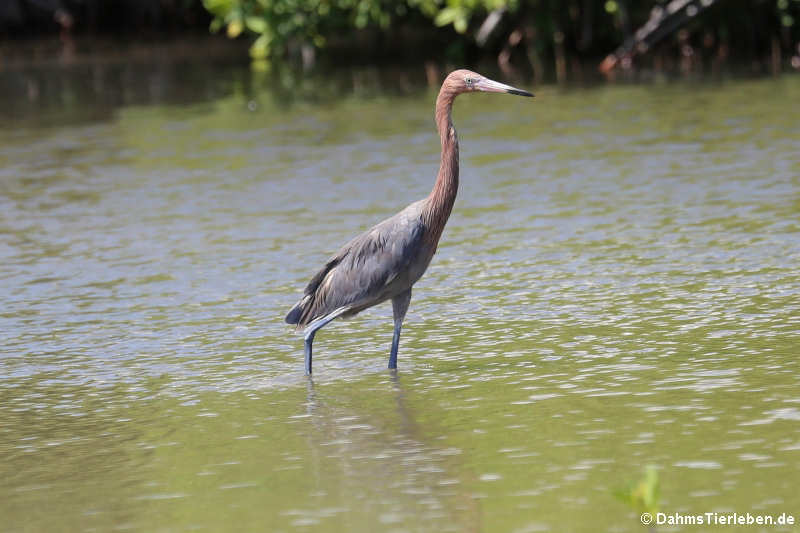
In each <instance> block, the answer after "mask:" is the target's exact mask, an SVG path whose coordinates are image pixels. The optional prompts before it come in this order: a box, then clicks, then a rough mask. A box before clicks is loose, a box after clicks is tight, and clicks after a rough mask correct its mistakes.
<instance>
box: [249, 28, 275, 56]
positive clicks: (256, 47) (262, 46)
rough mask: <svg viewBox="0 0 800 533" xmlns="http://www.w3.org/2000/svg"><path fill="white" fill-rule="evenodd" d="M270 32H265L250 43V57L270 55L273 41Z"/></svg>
mask: <svg viewBox="0 0 800 533" xmlns="http://www.w3.org/2000/svg"><path fill="white" fill-rule="evenodd" d="M271 40H272V39H271V36H270V35H269V33H263V34H261V36H260V37H259V38H258V39H256V40H255V41H254V42H253V44H252V45H250V57H252V58H253V59H266V58H267V57H269V45H270V41H271Z"/></svg>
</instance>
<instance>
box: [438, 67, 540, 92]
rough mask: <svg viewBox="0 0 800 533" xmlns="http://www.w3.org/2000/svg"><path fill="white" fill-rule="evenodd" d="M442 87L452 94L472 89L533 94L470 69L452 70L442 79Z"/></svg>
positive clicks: (471, 90)
mask: <svg viewBox="0 0 800 533" xmlns="http://www.w3.org/2000/svg"><path fill="white" fill-rule="evenodd" d="M443 87H444V88H446V89H447V91H448V92H450V93H452V94H453V96H455V95H457V94H461V93H468V92H473V91H483V92H487V93H508V94H516V95H519V96H533V95H532V94H531V93H529V92H528V91H523V90H521V89H517V88H515V87H511V86H510V85H505V84H504V83H500V82H497V81H494V80H490V79H489V78H487V77H485V76H481V75H480V74H478V73H477V72H472V71H471V70H466V69H461V70H454V71H453V72H451V73H450V75H448V76H447V78H446V79H445V80H444V84H443Z"/></svg>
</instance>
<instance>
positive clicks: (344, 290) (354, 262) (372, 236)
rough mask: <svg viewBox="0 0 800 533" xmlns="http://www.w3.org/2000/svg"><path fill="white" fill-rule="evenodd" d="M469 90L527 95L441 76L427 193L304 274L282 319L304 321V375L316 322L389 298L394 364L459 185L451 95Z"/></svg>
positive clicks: (466, 77)
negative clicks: (435, 156) (433, 168)
mask: <svg viewBox="0 0 800 533" xmlns="http://www.w3.org/2000/svg"><path fill="white" fill-rule="evenodd" d="M474 91H484V92H490V93H509V94H517V95H520V96H533V95H532V94H531V93H529V92H527V91H521V90H519V89H515V88H514V87H510V86H508V85H504V84H502V83H498V82H496V81H493V80H490V79H488V78H485V77H483V76H481V75H480V74H476V73H475V72H470V71H469V70H456V71H454V72H451V73H450V74H449V75H448V76H447V78H446V79H445V80H444V83H442V88H441V90H440V91H439V96H438V97H437V98H436V127H437V129H438V130H439V137H440V138H441V142H442V160H441V164H440V166H439V174H438V175H437V176H436V183H435V184H434V186H433V190H432V191H431V193H430V194H429V195H428V197H427V198H424V199H422V200H419V201H417V202H414V203H413V204H411V205H409V206H408V207H406V208H405V209H403V210H402V211H400V212H399V213H397V214H396V215H394V216H393V217H390V218H387V219H386V220H384V221H383V222H381V223H380V224H378V225H377V226H375V227H373V228H372V229H370V230H368V231H366V232H365V233H362V234H361V235H359V236H358V237H356V238H354V239H353V240H351V241H350V242H348V243H347V244H345V245H344V246H343V247H342V248H341V249H340V250H339V251H338V252H336V254H334V255H333V257H331V258H330V259H328V261H327V263H325V266H324V267H323V268H322V270H320V271H319V272H317V274H316V275H315V276H314V277H313V278H311V281H310V282H309V284H308V286H307V287H306V289H305V292H304V295H303V298H302V299H301V300H300V301H299V302H297V304H296V305H295V306H294V307H293V308H292V310H291V311H289V314H288V315H286V322H287V323H288V324H296V325H297V327H298V328H305V335H304V339H305V368H306V374H311V356H312V344H313V342H314V335H315V334H316V332H317V331H318V330H319V329H320V328H322V327H323V326H325V325H326V324H327V323H328V322H330V321H331V320H333V319H335V318H338V317H349V316H353V315H355V314H357V313H359V312H361V311H363V310H364V309H366V308H368V307H372V306H373V305H376V304H379V303H381V302H385V301H386V300H391V301H392V311H393V314H394V335H393V337H392V351H391V352H390V354H389V368H391V369H394V368H397V348H398V346H399V345H400V329H401V328H402V327H403V318H405V316H406V311H407V310H408V304H409V302H410V301H411V287H412V286H413V285H414V283H416V282H417V280H418V279H419V278H420V277H422V274H423V273H424V272H425V269H427V268H428V264H429V263H430V262H431V258H432V257H433V254H434V253H435V252H436V246H437V245H438V243H439V237H441V236H442V231H443V230H444V226H445V224H446V223H447V219H448V218H449V217H450V212H451V211H452V209H453V202H455V199H456V192H458V137H456V130H455V128H454V127H453V120H452V118H451V117H450V112H451V109H452V107H453V100H455V98H456V96H458V95H459V94H461V93H468V92H474Z"/></svg>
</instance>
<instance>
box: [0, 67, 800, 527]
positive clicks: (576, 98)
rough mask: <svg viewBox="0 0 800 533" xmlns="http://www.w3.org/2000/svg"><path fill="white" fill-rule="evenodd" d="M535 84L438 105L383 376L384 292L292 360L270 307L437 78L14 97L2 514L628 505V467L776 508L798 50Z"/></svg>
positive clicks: (564, 522) (798, 436) (799, 329)
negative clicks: (443, 175)
mask: <svg viewBox="0 0 800 533" xmlns="http://www.w3.org/2000/svg"><path fill="white" fill-rule="evenodd" d="M205 76H209V77H210V76H213V71H212V72H207V73H206V74H205ZM179 81H180V80H179ZM175 83H178V82H175ZM183 83H186V84H187V85H189V84H191V90H192V91H195V92H197V91H199V89H198V86H199V87H202V86H203V85H202V84H203V83H206V81H205V78H203V77H200V78H198V77H197V76H186V77H185V79H184V81H183ZM110 90H114V89H113V88H112V89H110ZM171 90H174V88H173V89H171ZM187 90H189V89H187ZM311 92H312V93H313V91H311ZM535 92H536V94H537V97H536V98H535V99H533V100H531V99H522V98H515V97H511V96H506V95H503V96H500V95H465V96H462V97H460V98H459V100H458V101H457V102H456V106H455V110H454V120H455V123H456V128H457V129H458V130H459V135H460V139H461V190H460V192H459V197H458V200H457V202H456V206H455V209H454V212H453V216H452V218H451V219H450V222H449V224H448V227H447V229H446V230H445V232H444V235H443V237H442V242H441V245H440V247H439V252H438V254H437V256H436V257H435V258H434V261H433V263H432V265H431V267H430V269H429V270H428V272H427V274H426V275H425V277H423V279H422V280H421V281H420V282H419V283H418V284H417V286H416V288H415V292H414V299H413V300H412V304H411V308H410V311H409V313H408V316H407V319H406V324H405V328H404V332H403V339H402V341H401V347H400V356H399V370H398V372H397V374H396V375H395V374H391V373H389V372H388V371H387V370H386V368H385V367H386V362H387V358H388V353H389V345H390V341H391V333H392V321H391V306H390V305H389V304H388V303H387V304H385V305H382V306H380V307H377V308H373V309H371V310H369V311H366V312H364V313H362V315H359V316H358V317H356V318H354V319H352V320H349V321H345V322H338V321H337V322H334V323H332V324H330V325H329V326H328V327H326V328H325V329H324V330H322V331H321V332H320V333H319V334H318V335H317V337H316V342H315V366H314V370H315V373H314V377H313V380H309V379H307V378H306V377H305V376H304V375H303V369H302V338H301V337H299V336H298V335H296V334H295V333H294V332H293V331H292V329H291V328H290V327H288V326H286V325H285V324H284V323H283V317H284V315H285V313H286V312H287V311H288V309H289V308H290V307H291V306H292V305H293V304H294V302H295V301H296V299H297V298H299V296H300V295H301V291H302V287H303V286H304V285H305V283H306V282H307V281H308V279H309V278H310V277H311V275H312V274H313V273H314V272H315V271H316V269H317V268H318V267H320V266H321V265H322V264H323V262H324V260H325V259H326V258H327V257H328V256H329V255H330V254H332V253H333V252H335V251H336V249H337V248H338V246H339V245H341V244H343V243H344V242H346V241H347V240H348V239H349V238H350V237H352V236H353V235H355V234H356V233H357V232H359V231H361V230H364V229H366V228H368V227H369V226H371V225H372V224H374V223H376V222H378V221H379V220H381V219H383V218H385V217H387V216H389V215H391V214H393V213H394V212H396V211H397V210H399V209H401V208H402V207H404V206H405V205H406V204H408V203H410V202H412V201H414V200H417V199H418V198H421V197H423V196H424V195H426V194H427V193H428V192H429V190H430V187H431V186H432V183H433V178H434V176H435V174H436V169H437V165H438V150H439V146H438V137H437V135H436V133H435V131H434V127H433V118H432V114H433V103H434V99H435V93H432V92H426V91H425V90H412V91H410V92H407V93H404V94H398V93H396V92H395V93H392V92H389V93H387V95H383V96H381V95H380V92H378V94H377V95H376V94H374V93H373V94H372V95H370V96H359V95H358V94H355V93H349V92H345V93H344V94H342V95H341V96H340V97H336V98H325V99H324V100H321V101H314V100H311V101H309V100H305V99H302V98H301V99H291V100H287V99H286V98H285V95H283V96H281V95H278V94H276V93H274V92H270V90H268V89H263V90H258V89H254V88H253V87H249V88H242V87H236V86H234V87H232V88H230V90H226V91H221V92H220V93H219V94H216V93H215V92H214V91H211V92H209V94H205V96H204V97H203V98H202V99H201V101H195V103H189V104H185V103H170V102H166V103H163V102H162V103H156V104H148V105H120V106H119V107H115V108H114V110H113V112H108V113H104V114H103V116H102V117H97V116H96V108H95V107H94V106H93V105H92V103H91V101H90V99H84V100H81V99H80V98H78V99H73V100H71V102H72V107H71V108H70V109H71V111H70V113H69V114H68V115H64V114H60V113H57V112H53V111H52V109H51V110H49V111H48V112H47V113H48V114H47V116H46V117H44V118H43V116H42V113H43V112H39V111H37V108H36V106H35V105H29V106H28V107H26V108H25V109H24V112H20V113H17V114H15V115H14V121H13V123H9V124H10V125H9V126H8V127H4V128H2V129H0V294H2V308H1V309H0V480H2V482H0V516H2V522H3V526H2V529H3V530H4V531H48V532H49V531H112V530H132V531H148V532H150V531H170V532H172V531H175V532H177V531H195V530H199V531H215V532H221V531H348V532H351V531H365V532H367V531H369V532H372V531H437V532H438V531H487V532H489V531H491V532H494V531H519V532H525V531H552V532H563V531H586V532H595V531H613V532H628V531H641V530H643V529H644V527H643V526H642V525H641V524H640V518H639V512H640V511H639V510H637V509H636V508H635V507H633V506H630V505H628V504H626V503H625V502H623V501H621V500H619V499H618V498H615V496H614V493H615V491H619V490H621V489H622V488H624V487H626V486H627V485H628V484H629V483H635V482H636V481H637V480H639V479H640V478H642V476H643V472H644V471H645V469H646V468H647V467H648V465H653V466H655V467H656V469H657V471H658V478H659V482H660V487H661V491H660V499H659V508H660V510H661V511H663V512H665V513H669V514H674V513H685V514H701V513H705V512H719V513H729V512H737V513H747V512H750V513H753V514H763V515H772V516H776V517H777V516H779V515H780V514H781V513H786V514H788V515H793V516H794V517H795V520H796V521H800V496H798V488H799V487H800V485H798V479H800V373H799V372H798V363H797V361H798V355H800V354H799V353H798V347H799V346H800V273H798V264H800V106H798V105H797V102H798V101H800V79H798V78H797V77H796V76H795V77H785V78H779V79H770V80H749V81H734V80H729V81H725V82H722V83H713V84H704V83H683V82H677V83H671V84H660V85H649V86H600V87H595V88H586V89H573V90H558V89H556V88H551V87H542V88H535ZM122 100H123V101H124V98H123V99H122ZM76 101H77V102H78V103H77V104H76V103H75V102H76ZM123 104H124V102H123ZM76 118H77V119H76ZM78 119H79V120H78ZM658 529H659V530H662V529H663V530H667V531H673V530H686V531H690V530H691V531H705V530H709V529H711V530H718V529H719V530H722V529H724V528H714V527H712V528H708V527H704V526H700V527H697V526H691V527H690V526H686V527H684V528H663V527H660V526H659V528H658ZM736 529H744V530H748V531H797V526H796V525H795V526H786V527H778V526H769V527H767V526H750V527H747V526H744V527H739V528H736Z"/></svg>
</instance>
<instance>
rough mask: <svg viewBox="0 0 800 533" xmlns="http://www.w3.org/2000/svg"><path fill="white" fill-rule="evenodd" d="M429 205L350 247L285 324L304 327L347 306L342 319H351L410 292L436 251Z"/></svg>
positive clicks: (386, 222) (390, 220) (366, 234)
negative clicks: (429, 224) (431, 239)
mask: <svg viewBox="0 0 800 533" xmlns="http://www.w3.org/2000/svg"><path fill="white" fill-rule="evenodd" d="M424 203H425V200H420V201H418V202H415V203H413V204H411V205H409V206H408V207H406V208H405V209H403V210H402V211H400V212H399V213H397V214H396V215H394V216H392V217H390V218H387V219H386V220H384V221H383V222H381V223H379V224H377V225H376V226H374V227H372V228H371V229H369V230H368V231H366V232H364V233H362V234H361V235H359V236H357V237H356V238H354V239H352V240H351V241H350V242H348V243H347V244H345V245H344V246H343V247H342V248H341V249H340V250H339V251H338V252H337V253H336V254H334V255H333V256H332V257H331V258H330V259H328V261H327V262H326V264H325V266H324V267H323V268H322V269H321V270H320V271H319V272H317V274H316V275H315V276H314V277H313V278H312V279H311V281H310V282H309V284H308V285H307V286H306V288H305V291H304V295H303V298H302V299H301V300H300V301H299V302H298V303H297V304H296V305H295V306H294V308H292V310H291V311H289V314H288V315H286V322H287V323H289V324H297V325H298V327H302V326H305V325H306V324H308V323H310V322H311V321H313V320H314V319H316V318H320V317H323V316H325V315H327V314H329V313H331V312H333V311H335V310H337V309H340V308H342V307H345V308H347V310H346V311H345V312H344V313H343V315H342V316H352V315H354V314H356V313H358V312H360V311H362V310H364V309H366V308H368V307H371V306H373V305H376V304H378V303H381V302H383V301H385V300H387V299H389V298H393V297H394V296H396V295H398V294H400V293H401V292H403V291H405V290H407V289H409V288H410V287H411V286H412V285H413V284H414V283H415V282H416V281H417V280H418V279H419V278H420V277H421V276H422V274H423V273H424V272H425V270H426V269H427V267H428V264H429V263H430V260H431V257H433V253H434V252H435V250H436V248H435V243H434V244H433V246H432V247H431V245H430V243H429V239H426V238H425V235H426V232H427V231H428V227H427V226H426V224H425V220H424V217H423V210H424Z"/></svg>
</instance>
